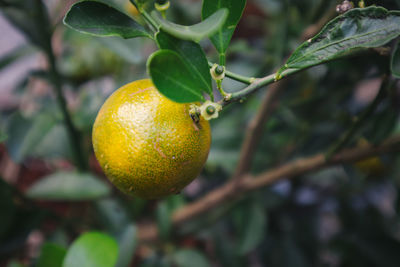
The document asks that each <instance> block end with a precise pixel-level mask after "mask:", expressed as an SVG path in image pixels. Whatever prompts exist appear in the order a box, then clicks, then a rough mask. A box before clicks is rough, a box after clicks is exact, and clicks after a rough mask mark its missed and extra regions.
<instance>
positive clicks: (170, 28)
mask: <svg viewBox="0 0 400 267" xmlns="http://www.w3.org/2000/svg"><path fill="white" fill-rule="evenodd" d="M228 13H229V12H228V9H226V8H222V9H219V10H218V11H216V12H215V13H213V14H212V15H210V16H209V17H208V18H207V19H206V20H203V21H202V22H199V23H197V24H195V25H191V26H184V25H179V24H176V23H173V22H170V21H167V20H165V19H163V18H162V17H161V15H160V14H159V12H157V11H155V10H154V11H153V12H151V15H152V17H153V18H154V19H155V21H156V22H157V23H158V24H160V29H161V30H163V31H165V32H167V33H169V34H171V35H172V36H175V37H177V38H179V39H182V40H189V41H194V42H199V41H200V40H201V39H203V38H205V37H209V36H211V35H213V34H215V33H216V32H217V31H218V30H219V29H220V28H221V27H222V25H223V24H224V22H225V20H226V18H227V17H228Z"/></svg>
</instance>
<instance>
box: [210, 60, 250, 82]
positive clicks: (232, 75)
mask: <svg viewBox="0 0 400 267" xmlns="http://www.w3.org/2000/svg"><path fill="white" fill-rule="evenodd" d="M208 66H209V67H210V68H211V67H212V66H214V63H212V62H208ZM225 76H226V77H229V78H231V79H233V80H235V81H238V82H242V83H247V84H251V83H252V82H254V80H255V78H253V77H246V76H243V75H240V74H237V73H233V72H231V71H228V70H226V69H225Z"/></svg>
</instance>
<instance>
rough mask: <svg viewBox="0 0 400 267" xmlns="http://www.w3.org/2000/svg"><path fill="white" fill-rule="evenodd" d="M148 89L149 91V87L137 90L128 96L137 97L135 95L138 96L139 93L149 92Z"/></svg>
mask: <svg viewBox="0 0 400 267" xmlns="http://www.w3.org/2000/svg"><path fill="white" fill-rule="evenodd" d="M150 89H151V87H147V88H144V89H141V90H138V91H136V92H134V93H131V94H129V96H134V95H137V94H140V93H143V92H146V91H147V90H150Z"/></svg>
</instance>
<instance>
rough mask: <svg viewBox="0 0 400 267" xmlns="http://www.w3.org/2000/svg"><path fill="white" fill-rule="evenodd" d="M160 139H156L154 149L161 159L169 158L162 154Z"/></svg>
mask: <svg viewBox="0 0 400 267" xmlns="http://www.w3.org/2000/svg"><path fill="white" fill-rule="evenodd" d="M158 142H159V138H157V139H156V142H154V144H153V147H154V149H155V150H156V151H157V152H158V154H160V156H161V157H163V158H167V156H166V155H165V154H164V152H162V150H161V148H160V147H159V146H158Z"/></svg>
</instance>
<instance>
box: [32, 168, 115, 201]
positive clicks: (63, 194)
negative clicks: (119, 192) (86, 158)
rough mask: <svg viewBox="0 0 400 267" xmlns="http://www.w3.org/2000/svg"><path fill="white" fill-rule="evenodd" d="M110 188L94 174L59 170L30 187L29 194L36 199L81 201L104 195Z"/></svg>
mask: <svg viewBox="0 0 400 267" xmlns="http://www.w3.org/2000/svg"><path fill="white" fill-rule="evenodd" d="M109 193H110V188H109V187H108V186H107V185H106V184H105V183H104V182H102V181H101V180H100V179H99V178H97V177H95V176H94V175H92V174H84V173H75V172H57V173H53V174H50V175H49V176H46V177H44V178H42V179H40V180H39V181H38V182H37V183H35V184H34V185H33V186H32V187H30V188H29V190H28V192H27V196H28V197H30V198H35V199H47V200H69V201H80V200H90V199H96V198H99V197H104V196H106V195H108V194H109Z"/></svg>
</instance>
